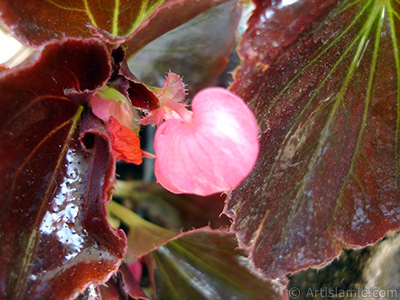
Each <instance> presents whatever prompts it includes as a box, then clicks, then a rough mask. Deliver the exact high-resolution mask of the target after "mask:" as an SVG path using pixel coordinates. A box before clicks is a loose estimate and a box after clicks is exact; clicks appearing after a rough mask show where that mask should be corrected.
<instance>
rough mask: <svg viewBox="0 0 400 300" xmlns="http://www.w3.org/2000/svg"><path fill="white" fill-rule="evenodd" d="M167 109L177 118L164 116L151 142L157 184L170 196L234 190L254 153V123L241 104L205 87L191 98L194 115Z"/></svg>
mask: <svg viewBox="0 0 400 300" xmlns="http://www.w3.org/2000/svg"><path fill="white" fill-rule="evenodd" d="M161 104H162V103H161ZM168 104H169V103H167V105H168ZM176 105H180V107H178V109H176ZM170 108H171V109H172V110H174V111H175V112H176V113H177V115H179V117H177V118H166V119H167V120H166V121H165V122H164V123H163V124H161V125H160V126H159V127H158V129H157V131H156V135H155V140H154V148H155V149H154V150H155V154H156V160H155V175H156V178H157V180H158V182H159V183H160V184H161V185H162V186H164V187H165V188H166V189H167V190H169V191H171V192H173V193H189V194H198V195H202V196H206V195H210V194H214V193H218V192H224V191H228V190H231V189H234V188H236V187H237V186H238V185H239V184H240V183H241V182H242V181H243V180H244V179H245V178H246V177H247V176H248V175H249V173H250V172H251V170H252V169H253V167H254V164H255V162H256V160H257V156H258V151H259V144H258V126H257V121H256V119H255V117H254V115H253V114H252V112H251V111H250V109H249V108H248V107H247V105H246V104H245V103H244V101H243V100H242V99H241V98H239V97H238V96H236V95H234V94H233V93H231V92H230V91H228V90H226V89H223V88H208V89H204V90H202V91H200V92H199V93H198V94H197V95H196V96H195V97H194V99H193V102H192V111H193V113H192V112H190V111H188V110H186V108H185V107H184V105H182V104H180V103H177V102H175V103H174V107H170ZM185 111H186V112H185Z"/></svg>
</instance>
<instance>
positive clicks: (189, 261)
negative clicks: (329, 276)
mask: <svg viewBox="0 0 400 300" xmlns="http://www.w3.org/2000/svg"><path fill="white" fill-rule="evenodd" d="M237 246H238V245H237V242H236V240H235V237H234V235H233V234H231V233H228V232H226V231H219V230H213V231H212V230H210V229H209V228H202V229H199V230H194V231H191V232H187V233H183V234H181V235H180V236H179V237H178V238H177V239H174V240H171V241H170V242H168V243H167V244H166V245H164V246H161V247H160V248H158V249H157V250H155V251H153V252H152V255H153V257H154V261H153V262H151V261H150V264H149V265H150V266H152V267H150V271H151V272H152V274H151V278H152V279H153V280H154V286H155V291H156V298H157V299H199V300H200V299H204V300H209V299H227V300H228V299H232V300H233V299H252V300H258V299H260V300H269V299H271V300H272V299H273V300H279V299H282V300H283V299H288V296H287V292H286V288H285V286H286V282H285V280H282V282H280V281H278V280H277V281H275V282H271V281H266V280H262V279H261V278H260V277H259V276H258V275H257V273H256V271H255V270H252V269H251V266H250V262H249V260H248V258H247V255H246V252H245V251H241V250H237Z"/></svg>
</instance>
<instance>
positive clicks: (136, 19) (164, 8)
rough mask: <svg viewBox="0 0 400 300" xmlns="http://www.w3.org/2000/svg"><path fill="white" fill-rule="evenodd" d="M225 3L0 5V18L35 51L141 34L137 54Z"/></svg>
mask: <svg viewBox="0 0 400 300" xmlns="http://www.w3.org/2000/svg"><path fill="white" fill-rule="evenodd" d="M224 1H228V0H217V1H215V0H202V1H200V2H199V1H194V0H137V1H128V0H118V1H114V0H113V1H111V0H102V1H92V0H84V1H78V0H74V1H67V2H66V1H61V0H51V1H50V0H48V1H42V0H28V1H26V0H16V1H15V0H4V1H1V2H0V17H1V18H2V19H3V20H4V23H5V24H6V25H7V26H8V27H9V28H10V31H11V33H12V34H13V35H15V36H16V37H17V38H18V39H19V40H20V41H21V42H23V43H25V44H27V45H30V46H33V47H35V46H39V45H42V44H43V43H45V42H48V41H50V40H54V39H61V38H63V37H77V38H87V37H93V36H100V37H102V38H103V40H105V41H107V42H109V43H113V44H118V43H122V42H124V41H125V40H126V39H127V38H129V37H130V36H132V35H133V34H135V35H136V34H137V33H139V34H140V36H139V37H138V39H137V40H135V41H134V42H133V43H132V45H133V46H132V48H135V49H136V50H137V49H140V48H141V47H143V46H144V45H146V43H148V42H150V41H151V40H153V39H155V38H157V37H158V36H160V35H162V34H164V33H165V32H167V31H169V30H171V29H173V28H175V27H177V26H179V25H181V24H183V23H185V22H187V21H188V20H190V19H192V18H193V17H195V16H196V15H197V14H199V13H201V12H202V11H204V10H207V9H209V8H210V7H213V6H215V5H218V4H220V3H223V2H224ZM171 16H174V17H171ZM176 16H179V17H176ZM138 41H140V43H139V42H138ZM138 47H139V48H138ZM132 50H133V49H132ZM136 50H133V51H136ZM132 53H133V52H132Z"/></svg>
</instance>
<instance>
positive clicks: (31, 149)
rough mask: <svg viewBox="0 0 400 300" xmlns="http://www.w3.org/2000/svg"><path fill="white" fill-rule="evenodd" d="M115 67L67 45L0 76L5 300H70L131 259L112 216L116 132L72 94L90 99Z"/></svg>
mask: <svg viewBox="0 0 400 300" xmlns="http://www.w3.org/2000/svg"><path fill="white" fill-rule="evenodd" d="M110 71H111V68H110V65H109V55H108V51H107V49H106V47H105V46H104V45H103V44H101V43H99V42H98V41H96V40H86V41H77V40H66V41H62V42H59V43H55V44H50V45H48V46H46V47H45V48H44V49H43V51H42V54H41V56H40V58H39V59H38V60H37V61H36V62H33V63H31V64H30V65H27V66H25V67H18V68H15V69H11V70H8V71H5V72H3V73H2V74H1V77H0V113H1V118H0V145H1V146H0V166H1V167H0V176H1V178H2V180H1V181H0V206H1V213H0V264H1V268H0V298H1V299H68V298H72V297H74V295H76V294H77V293H78V292H80V291H82V290H84V289H85V288H86V287H87V286H88V285H89V284H90V283H94V284H99V283H103V282H105V281H106V280H107V279H108V277H109V276H110V275H111V273H112V272H113V271H115V270H117V269H118V266H119V263H120V261H121V259H122V258H123V257H124V254H125V248H126V237H125V235H124V233H123V232H122V231H116V230H114V229H112V228H111V227H110V226H109V224H108V222H107V218H106V211H105V202H106V201H107V198H108V194H109V192H110V188H111V187H112V184H113V182H114V175H115V160H114V158H113V157H112V156H111V154H110V152H111V149H110V144H109V137H108V133H107V131H106V129H105V128H104V125H103V124H102V123H101V122H100V121H99V120H98V119H97V118H95V117H94V116H92V115H91V114H89V113H87V112H86V111H85V109H84V107H83V106H80V105H79V104H78V103H76V102H74V101H71V100H70V99H68V98H67V97H66V96H65V94H69V95H73V98H74V99H79V101H80V102H81V103H85V102H86V103H87V101H85V99H84V98H85V97H86V96H88V95H89V94H90V93H91V92H94V91H95V90H96V89H97V88H99V87H101V86H102V85H104V84H105V82H106V81H107V79H108V77H109V76H110ZM71 91H74V93H71ZM78 95H80V97H78ZM65 282H68V285H65Z"/></svg>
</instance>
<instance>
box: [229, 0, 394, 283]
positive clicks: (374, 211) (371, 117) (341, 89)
mask: <svg viewBox="0 0 400 300" xmlns="http://www.w3.org/2000/svg"><path fill="white" fill-rule="evenodd" d="M272 2H273V4H272ZM272 2H271V1H257V8H256V10H255V12H254V15H253V16H252V18H251V19H250V21H249V29H248V31H247V32H246V34H245V36H244V37H243V39H242V41H241V44H240V56H241V59H242V61H243V62H242V64H241V66H240V67H239V68H238V70H237V71H236V74H235V82H234V84H233V85H232V88H231V90H232V91H233V92H235V93H237V94H238V95H239V96H241V97H243V98H244V99H245V101H246V102H247V103H248V104H249V106H250V107H251V108H252V109H253V111H254V112H255V114H256V116H257V119H258V123H259V127H260V131H261V132H262V134H261V138H260V143H261V149H260V156H259V160H258V162H257V164H256V167H255V169H254V171H253V173H252V174H251V175H250V176H249V178H248V179H247V180H246V181H245V182H244V183H243V184H242V185H241V186H240V187H239V188H238V189H237V190H236V191H234V192H233V194H232V197H231V198H230V200H229V201H228V203H227V205H226V207H225V213H226V214H228V215H229V216H231V217H232V218H234V221H235V223H234V224H233V226H232V229H233V231H235V232H236V233H237V236H238V237H239V242H240V245H241V246H242V247H245V248H248V249H250V251H251V252H250V256H251V258H252V261H253V263H254V266H255V267H256V268H260V269H261V270H262V271H263V272H264V274H265V276H266V277H268V278H275V277H279V276H282V275H284V274H286V273H288V272H289V273H290V272H296V271H298V270H300V269H302V268H306V267H309V266H314V267H315V266H322V265H324V264H327V263H329V262H330V261H331V260H332V259H333V258H334V257H336V256H337V255H338V254H339V253H340V251H341V249H342V248H343V247H353V248H359V247H364V246H366V245H369V244H373V243H376V242H377V241H378V240H379V239H381V238H382V237H383V236H384V234H385V233H386V232H387V231H389V230H398V229H399V227H400V217H399V216H400V214H399V213H400V202H399V199H400V193H399V188H398V186H399V184H400V182H399V178H400V177H399V168H400V165H399V155H400V150H399V146H398V141H399V137H400V135H399V128H400V117H399V116H400V114H399V109H398V107H399V102H400V76H399V74H400V56H399V51H398V49H399V43H398V39H399V34H400V26H399V24H400V23H399V14H400V5H399V3H398V1H372V0H370V1H351V0H346V1H335V0H329V1H312V0H299V1H293V2H290V4H289V3H286V4H285V3H284V1H282V2H281V1H272Z"/></svg>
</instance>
